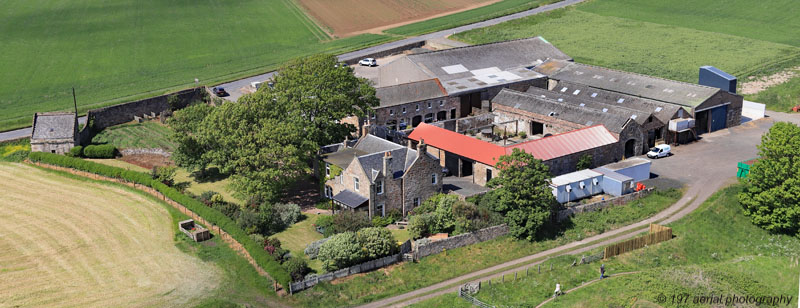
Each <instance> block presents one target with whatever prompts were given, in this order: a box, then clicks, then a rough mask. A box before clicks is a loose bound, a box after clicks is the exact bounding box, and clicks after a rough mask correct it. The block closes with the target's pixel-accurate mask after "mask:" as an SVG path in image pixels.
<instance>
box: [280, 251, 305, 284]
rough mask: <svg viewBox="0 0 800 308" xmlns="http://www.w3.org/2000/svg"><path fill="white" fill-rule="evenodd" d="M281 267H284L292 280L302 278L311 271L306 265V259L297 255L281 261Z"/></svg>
mask: <svg viewBox="0 0 800 308" xmlns="http://www.w3.org/2000/svg"><path fill="white" fill-rule="evenodd" d="M283 268H285V269H286V271H287V272H288V273H289V276H291V277H292V280H293V281H300V280H303V277H305V275H306V274H308V273H309V272H311V268H309V267H308V263H306V260H305V259H303V258H297V257H295V258H289V260H287V261H286V262H284V263H283Z"/></svg>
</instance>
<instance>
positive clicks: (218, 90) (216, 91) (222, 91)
mask: <svg viewBox="0 0 800 308" xmlns="http://www.w3.org/2000/svg"><path fill="white" fill-rule="evenodd" d="M211 92H214V95H216V96H219V97H223V96H228V92H225V88H223V87H214V88H212V89H211Z"/></svg>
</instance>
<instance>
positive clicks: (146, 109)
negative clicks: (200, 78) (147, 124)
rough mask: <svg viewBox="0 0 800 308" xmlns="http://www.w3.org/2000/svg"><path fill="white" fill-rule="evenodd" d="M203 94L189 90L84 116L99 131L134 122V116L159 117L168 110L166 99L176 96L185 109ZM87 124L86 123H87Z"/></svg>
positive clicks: (100, 110) (194, 89)
mask: <svg viewBox="0 0 800 308" xmlns="http://www.w3.org/2000/svg"><path fill="white" fill-rule="evenodd" d="M204 93H205V88H204V87H197V88H191V89H187V90H183V91H178V92H175V93H169V94H164V95H161V96H156V97H151V98H146V99H143V100H138V101H133V102H130V103H125V104H119V105H114V106H109V107H103V108H99V109H92V110H89V111H88V112H87V113H86V114H87V116H88V118H89V120H88V121H89V122H92V120H94V121H93V125H94V126H93V127H92V129H93V130H94V131H96V132H97V131H100V130H102V129H104V128H106V127H109V126H114V125H119V124H122V123H127V122H130V121H133V120H134V116H137V117H142V116H144V115H148V116H149V115H151V114H155V115H156V116H158V115H160V114H161V112H164V111H167V110H169V109H170V107H169V104H167V98H168V97H170V96H172V95H177V96H178V98H179V99H180V100H181V102H180V106H178V107H179V108H182V107H186V105H188V104H189V103H190V102H191V101H193V100H199V99H202V98H203V96H204ZM89 122H87V123H89Z"/></svg>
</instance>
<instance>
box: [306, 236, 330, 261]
mask: <svg viewBox="0 0 800 308" xmlns="http://www.w3.org/2000/svg"><path fill="white" fill-rule="evenodd" d="M328 239H330V238H329V237H326V238H324V239H321V240H318V241H313V242H311V243H310V244H308V245H306V249H304V250H303V253H304V254H305V255H306V256H308V258H309V259H311V260H314V259H316V258H317V256H318V255H319V248H320V247H322V244H325V242H327V241H328Z"/></svg>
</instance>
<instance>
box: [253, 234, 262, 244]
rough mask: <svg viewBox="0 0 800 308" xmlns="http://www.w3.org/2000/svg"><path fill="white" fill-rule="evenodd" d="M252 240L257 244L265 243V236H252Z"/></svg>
mask: <svg viewBox="0 0 800 308" xmlns="http://www.w3.org/2000/svg"><path fill="white" fill-rule="evenodd" d="M250 239H252V240H253V242H256V243H263V242H264V240H265V238H264V236H263V235H261V234H258V233H256V234H250Z"/></svg>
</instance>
